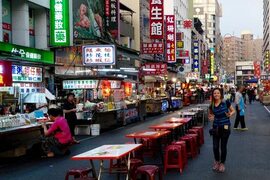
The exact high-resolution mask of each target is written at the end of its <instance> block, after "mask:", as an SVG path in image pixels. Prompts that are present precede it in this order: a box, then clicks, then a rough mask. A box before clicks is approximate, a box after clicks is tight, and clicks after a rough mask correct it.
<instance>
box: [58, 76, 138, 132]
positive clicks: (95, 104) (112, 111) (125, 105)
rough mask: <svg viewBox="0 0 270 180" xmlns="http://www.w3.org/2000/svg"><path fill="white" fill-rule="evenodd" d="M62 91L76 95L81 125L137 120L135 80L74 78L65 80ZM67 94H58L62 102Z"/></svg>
mask: <svg viewBox="0 0 270 180" xmlns="http://www.w3.org/2000/svg"><path fill="white" fill-rule="evenodd" d="M62 83H63V90H64V91H66V93H65V94H67V92H73V93H74V94H75V97H76V101H77V106H80V107H81V108H80V111H78V112H77V118H78V124H86V125H90V124H99V125H100V129H101V130H102V131H105V130H107V129H111V128H115V127H119V126H123V125H126V124H129V123H131V122H134V121H136V120H138V119H139V118H138V117H139V116H138V102H137V99H136V98H137V93H136V83H134V82H131V81H124V79H123V78H118V77H109V76H105V77H101V76H99V77H81V78H78V77H74V78H68V80H63V82H62ZM64 98H65V96H64V95H63V96H62V97H59V98H58V100H59V102H62V103H63V100H64Z"/></svg>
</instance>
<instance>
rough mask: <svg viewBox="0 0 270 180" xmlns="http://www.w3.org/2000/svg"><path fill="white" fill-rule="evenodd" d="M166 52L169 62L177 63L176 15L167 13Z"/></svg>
mask: <svg viewBox="0 0 270 180" xmlns="http://www.w3.org/2000/svg"><path fill="white" fill-rule="evenodd" d="M165 21H166V53H165V57H166V60H167V62H168V63H175V62H176V57H175V53H176V52H175V16H174V15H166V16H165Z"/></svg>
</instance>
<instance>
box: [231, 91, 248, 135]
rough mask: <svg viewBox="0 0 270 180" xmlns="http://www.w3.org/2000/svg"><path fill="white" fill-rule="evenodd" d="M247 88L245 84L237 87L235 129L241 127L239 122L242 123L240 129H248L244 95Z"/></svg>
mask: <svg viewBox="0 0 270 180" xmlns="http://www.w3.org/2000/svg"><path fill="white" fill-rule="evenodd" d="M244 89H245V87H244V86H240V87H238V88H237V92H236V94H235V109H236V118H235V122H234V129H239V128H238V125H239V122H240V124H241V129H240V130H243V131H245V130H248V128H246V123H245V100H244V97H243V95H242V92H243V90H244Z"/></svg>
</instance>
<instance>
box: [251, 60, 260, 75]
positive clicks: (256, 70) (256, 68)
mask: <svg viewBox="0 0 270 180" xmlns="http://www.w3.org/2000/svg"><path fill="white" fill-rule="evenodd" d="M253 65H254V76H255V77H256V78H260V76H261V63H260V61H254V62H253Z"/></svg>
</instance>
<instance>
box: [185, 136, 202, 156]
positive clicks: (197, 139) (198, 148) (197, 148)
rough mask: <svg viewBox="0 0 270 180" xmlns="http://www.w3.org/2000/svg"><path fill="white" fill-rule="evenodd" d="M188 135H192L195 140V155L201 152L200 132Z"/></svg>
mask: <svg viewBox="0 0 270 180" xmlns="http://www.w3.org/2000/svg"><path fill="white" fill-rule="evenodd" d="M186 135H187V136H191V137H192V138H193V141H194V145H195V147H194V149H195V156H196V155H198V154H199V153H200V139H199V135H198V134H186Z"/></svg>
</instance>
